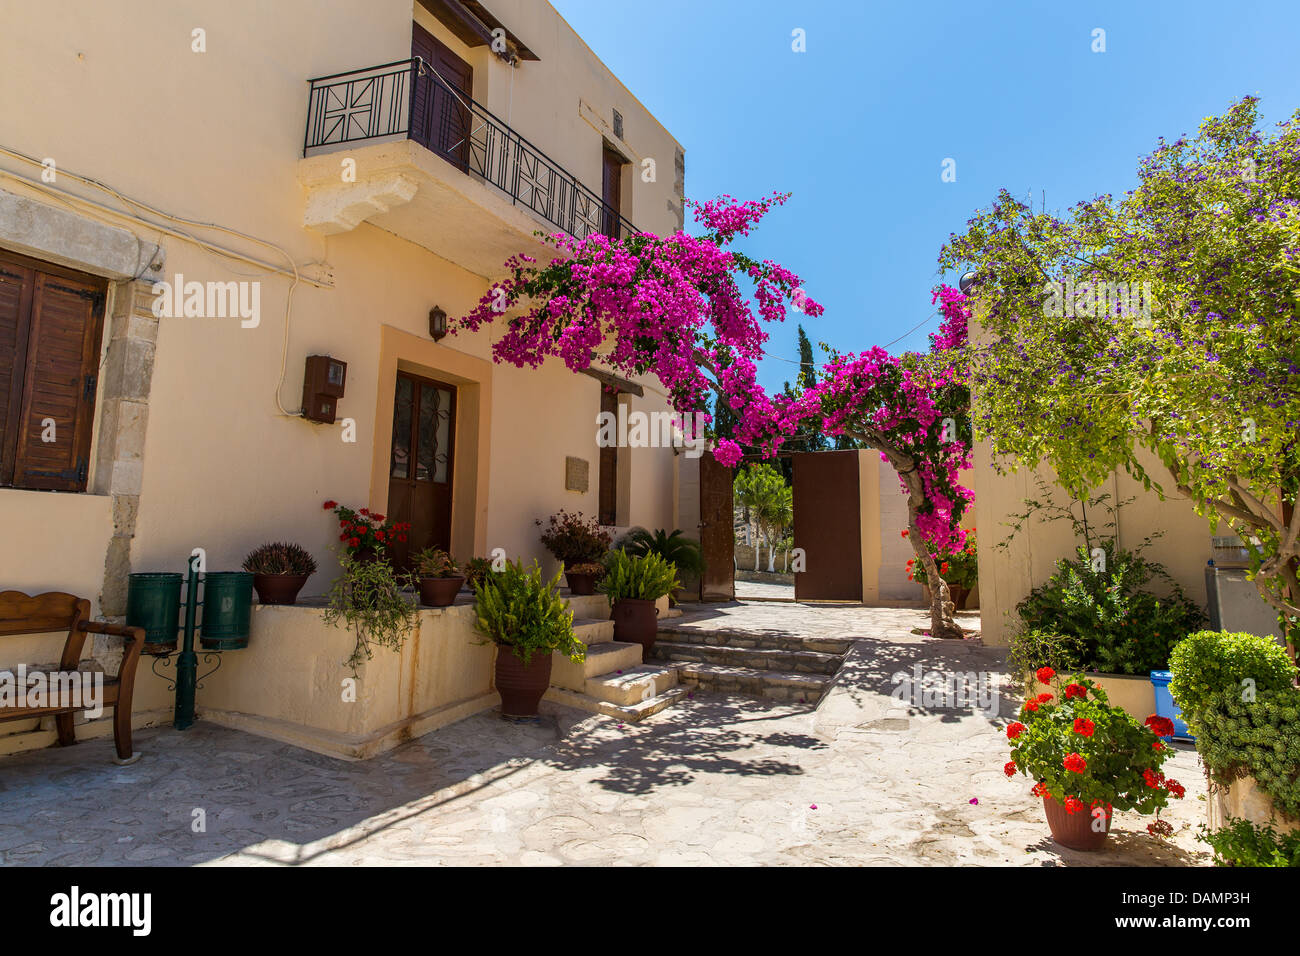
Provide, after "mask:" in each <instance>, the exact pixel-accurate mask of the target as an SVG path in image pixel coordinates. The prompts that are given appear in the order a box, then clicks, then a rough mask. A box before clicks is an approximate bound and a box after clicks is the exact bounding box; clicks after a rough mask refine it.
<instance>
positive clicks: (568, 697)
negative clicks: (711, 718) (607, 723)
mask: <svg viewBox="0 0 1300 956" xmlns="http://www.w3.org/2000/svg"><path fill="white" fill-rule="evenodd" d="M690 692H691V690H690V688H689V687H683V686H681V685H680V684H679V685H677V686H675V687H670V688H669V689H668V690H666V691H664V692H663V693H662V694H659V695H657V696H655V697H651V698H650V699H649V700H639V701H637V702H636V703H632V704H615V703H611V702H610V701H608V700H600V699H599V698H596V697H592V696H591V695H589V694H583V693H579V692H578V691H575V690H568V689H567V688H564V687H552V688H551V689H550V690H548V691H547V692H546V700H549V701H552V702H554V703H557V704H563V705H565V706H566V707H576V708H577V709H578V710H585V711H587V712H589V713H592V714H605V715H606V716H608V717H615V718H617V719H619V720H625V721H627V722H628V723H629V724H634V723H636V722H637V721H638V720H644V719H645V718H646V717H649V716H650V715H651V714H657V713H659V711H661V710H663V709H664V708H665V707H667V706H669V705H670V704H674V703H676V702H677V701H679V700H681V699H682V698H683V697H685V696H686V695H687V694H689V693H690Z"/></svg>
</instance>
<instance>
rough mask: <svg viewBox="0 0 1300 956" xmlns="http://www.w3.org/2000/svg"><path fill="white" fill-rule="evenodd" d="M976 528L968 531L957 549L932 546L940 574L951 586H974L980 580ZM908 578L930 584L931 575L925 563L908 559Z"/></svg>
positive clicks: (932, 552) (919, 582)
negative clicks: (964, 539) (964, 540)
mask: <svg viewBox="0 0 1300 956" xmlns="http://www.w3.org/2000/svg"><path fill="white" fill-rule="evenodd" d="M976 547H977V546H976V542H975V529H974V528H971V529H970V531H968V532H966V543H965V544H964V545H963V546H962V547H961V548H960V549H959V550H957V551H950V550H938V551H936V550H935V549H934V548H930V553H931V554H932V555H933V556H934V560H935V563H936V564H937V565H938V566H939V574H940V575H942V576H943V579H944V580H945V581H946V582H948V585H949V586H950V587H958V588H968V589H969V588H973V587H975V583H976V582H977V581H978V580H979V553H978V551H977V550H976ZM907 579H908V580H909V581H916V582H917V583H918V584H929V583H930V578H929V575H927V574H926V573H925V565H923V564H919V563H917V560H916V558H908V559H907Z"/></svg>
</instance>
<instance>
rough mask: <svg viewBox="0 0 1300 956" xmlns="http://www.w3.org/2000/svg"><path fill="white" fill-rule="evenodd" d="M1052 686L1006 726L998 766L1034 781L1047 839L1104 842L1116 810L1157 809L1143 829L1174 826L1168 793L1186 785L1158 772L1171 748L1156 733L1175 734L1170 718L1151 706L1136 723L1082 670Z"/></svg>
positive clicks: (1045, 679) (1048, 678) (1165, 831)
mask: <svg viewBox="0 0 1300 956" xmlns="http://www.w3.org/2000/svg"><path fill="white" fill-rule="evenodd" d="M1036 676H1037V678H1038V680H1039V682H1040V683H1043V684H1048V685H1052V682H1053V679H1054V678H1055V677H1056V672H1055V671H1054V670H1053V669H1052V668H1050V667H1040V668H1039V669H1038V671H1037V672H1036ZM1053 686H1054V687H1055V689H1056V691H1057V693H1056V694H1050V693H1042V694H1039V695H1038V696H1036V697H1032V698H1030V699H1029V700H1027V701H1026V702H1025V703H1024V706H1022V707H1021V709H1020V719H1019V720H1016V721H1013V722H1012V723H1011V724H1009V725H1008V726H1007V739H1008V740H1010V741H1011V760H1010V762H1009V763H1007V765H1006V766H1005V767H1004V768H1003V772H1005V773H1006V775H1007V776H1008V777H1011V776H1014V775H1015V774H1016V773H1022V774H1024V775H1026V776H1028V777H1031V778H1033V779H1034V780H1035V781H1037V782H1036V783H1035V784H1034V788H1033V790H1032V791H1031V792H1032V793H1033V795H1034V796H1036V797H1042V798H1043V809H1044V812H1045V813H1046V814H1047V825H1048V827H1049V828H1050V829H1051V831H1052V839H1053V840H1055V841H1056V842H1057V843H1059V844H1061V845H1062V846H1066V847H1069V848H1070V849H1072V850H1098V849H1101V847H1102V844H1104V843H1105V842H1106V837H1107V835H1108V834H1109V832H1110V825H1111V819H1112V817H1113V815H1114V811H1115V810H1134V811H1137V812H1138V813H1154V814H1155V815H1156V820H1155V822H1154V823H1151V824H1149V825H1148V826H1147V830H1148V831H1149V832H1151V833H1153V834H1157V835H1161V836H1167V835H1169V834H1170V833H1172V832H1173V828H1172V827H1171V826H1170V825H1169V823H1167V822H1166V821H1164V820H1161V819H1160V818H1159V817H1160V810H1161V809H1162V808H1164V807H1166V806H1168V805H1169V798H1170V797H1171V796H1173V797H1175V798H1179V799H1181V798H1182V796H1183V793H1184V790H1183V787H1182V785H1181V784H1179V782H1178V781H1177V780H1170V779H1167V778H1166V777H1165V775H1164V774H1163V773H1161V772H1160V767H1161V765H1162V764H1164V762H1165V760H1167V759H1168V758H1169V757H1170V756H1171V755H1172V754H1173V752H1174V748H1173V747H1172V746H1171V745H1170V744H1168V743H1166V742H1165V741H1164V740H1162V739H1161V738H1164V737H1171V736H1173V732H1174V728H1173V724H1172V722H1170V721H1169V720H1168V719H1167V718H1164V717H1157V716H1156V715H1155V714H1152V715H1151V716H1150V717H1148V718H1147V720H1146V725H1145V726H1143V725H1141V724H1139V723H1138V722H1137V721H1136V720H1134V719H1133V718H1132V717H1131V716H1129V715H1128V714H1127V713H1125V712H1124V711H1123V710H1122V709H1120V708H1119V707H1112V706H1110V704H1109V703H1108V702H1107V699H1106V692H1105V691H1104V690H1102V689H1101V688H1100V687H1099V686H1097V684H1096V683H1094V682H1093V681H1091V680H1089V679H1088V678H1086V677H1084V676H1082V675H1076V676H1075V677H1074V678H1073V679H1072V680H1070V681H1069V682H1068V683H1065V685H1064V686H1062V683H1061V682H1057V683H1056V684H1055V685H1053Z"/></svg>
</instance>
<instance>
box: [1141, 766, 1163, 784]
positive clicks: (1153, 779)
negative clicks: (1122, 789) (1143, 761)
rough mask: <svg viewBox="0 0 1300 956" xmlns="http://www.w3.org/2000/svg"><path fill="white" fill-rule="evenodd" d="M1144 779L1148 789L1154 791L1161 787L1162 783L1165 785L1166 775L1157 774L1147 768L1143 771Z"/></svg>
mask: <svg viewBox="0 0 1300 956" xmlns="http://www.w3.org/2000/svg"><path fill="white" fill-rule="evenodd" d="M1142 779H1143V780H1145V781H1146V782H1147V786H1148V787H1151V788H1153V789H1154V788H1156V787H1159V786H1160V785H1161V784H1162V783H1164V780H1165V775H1164V774H1163V773H1157V772H1156V771H1154V770H1152V769H1151V768H1150V767H1147V768H1146V769H1145V770H1143V771H1142Z"/></svg>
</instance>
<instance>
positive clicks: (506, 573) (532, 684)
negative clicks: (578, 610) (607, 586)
mask: <svg viewBox="0 0 1300 956" xmlns="http://www.w3.org/2000/svg"><path fill="white" fill-rule="evenodd" d="M559 583H560V575H559V574H558V573H557V574H556V575H555V577H553V578H552V579H551V580H550V581H549V582H548V581H544V580H543V579H542V569H541V568H539V567H538V566H537V562H536V561H534V562H533V563H532V564H530V565H529V566H527V567H524V566H523V565H522V564H520V563H517V562H514V561H507V562H506V566H505V569H504V570H502V571H497V572H495V573H493V574H490V575H488V576H487V577H486V578H484V579H483V580H482V581H481V582H479V584H478V586H477V587H476V588H475V589H474V610H475V616H476V627H477V629H478V631H479V633H481V634H483V635H484V637H486V638H487V642H491V643H493V644H496V645H497V659H496V688H497V693H498V694H499V695H500V696H501V716H502V717H506V718H510V717H532V716H535V715H536V714H537V705H538V704H539V703H541V700H542V695H543V694H545V693H546V688H547V687H549V686H550V684H551V654H552V653H553V652H556V651H558V652H559V653H561V654H563V655H565V656H566V657H568V658H569V659H570V660H573V661H582V660H584V659H585V658H586V651H587V648H586V645H584V644H583V643H582V642H581V641H579V640H577V638H575V637H574V634H573V612H572V611H570V610H569V609H568V607H567V606H566V605H565V603H564V599H563V598H561V597H560V593H559ZM485 643H486V642H485Z"/></svg>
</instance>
